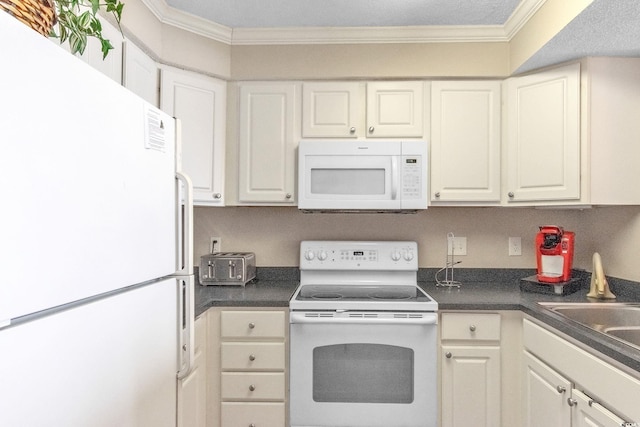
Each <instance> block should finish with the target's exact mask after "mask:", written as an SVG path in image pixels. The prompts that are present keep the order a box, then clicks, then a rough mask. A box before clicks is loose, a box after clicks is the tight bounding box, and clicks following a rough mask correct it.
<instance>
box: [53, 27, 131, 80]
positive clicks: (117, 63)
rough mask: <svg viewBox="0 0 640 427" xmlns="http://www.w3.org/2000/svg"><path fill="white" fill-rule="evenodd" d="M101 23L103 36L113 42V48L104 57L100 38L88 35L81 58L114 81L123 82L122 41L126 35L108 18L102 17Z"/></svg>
mask: <svg viewBox="0 0 640 427" xmlns="http://www.w3.org/2000/svg"><path fill="white" fill-rule="evenodd" d="M100 23H101V25H102V36H103V37H104V38H105V39H107V40H109V41H110V42H111V45H112V46H113V49H111V50H110V51H109V54H108V55H107V57H106V58H104V59H103V58H102V46H101V44H100V40H98V39H97V38H95V37H88V38H87V47H86V49H85V50H84V53H83V54H82V56H81V58H82V60H84V61H85V62H87V63H88V64H89V65H91V66H92V67H93V68H95V69H96V70H98V71H100V72H101V73H102V74H104V75H105V76H107V77H109V78H110V79H111V80H113V81H114V82H116V83H118V84H122V42H123V40H124V37H123V36H122V33H121V32H120V30H119V29H118V28H116V27H115V26H113V25H111V24H110V23H109V22H108V21H107V20H105V19H100ZM66 43H67V42H65V45H66Z"/></svg>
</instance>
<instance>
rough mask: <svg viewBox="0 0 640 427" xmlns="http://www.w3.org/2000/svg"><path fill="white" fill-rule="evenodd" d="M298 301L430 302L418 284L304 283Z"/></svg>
mask: <svg viewBox="0 0 640 427" xmlns="http://www.w3.org/2000/svg"><path fill="white" fill-rule="evenodd" d="M296 300H298V301H345V300H348V301H376V300H378V301H397V302H398V303H401V302H403V301H407V302H430V301H432V299H431V298H430V297H429V296H428V295H427V294H426V293H425V292H424V291H423V290H422V289H420V288H419V287H418V286H416V285H303V286H301V287H300V292H299V293H298V296H297V297H296Z"/></svg>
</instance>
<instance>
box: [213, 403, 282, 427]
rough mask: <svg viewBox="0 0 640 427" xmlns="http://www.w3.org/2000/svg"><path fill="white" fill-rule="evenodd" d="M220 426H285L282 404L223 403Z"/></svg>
mask: <svg viewBox="0 0 640 427" xmlns="http://www.w3.org/2000/svg"><path fill="white" fill-rule="evenodd" d="M222 425H223V426H225V427H248V426H255V427H282V426H284V425H285V409H284V403H238V402H224V403H223V404H222Z"/></svg>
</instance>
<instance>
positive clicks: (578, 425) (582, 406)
mask: <svg viewBox="0 0 640 427" xmlns="http://www.w3.org/2000/svg"><path fill="white" fill-rule="evenodd" d="M571 397H572V398H573V402H575V403H574V406H573V412H572V415H571V427H620V426H624V425H625V422H624V420H623V419H622V418H620V417H618V416H617V415H616V414H614V413H613V412H611V411H609V410H608V409H607V408H605V407H603V406H602V405H600V404H599V403H597V402H594V401H593V400H592V399H591V398H590V397H589V396H587V395H586V394H584V393H582V392H581V391H579V390H576V389H573V390H572V391H571Z"/></svg>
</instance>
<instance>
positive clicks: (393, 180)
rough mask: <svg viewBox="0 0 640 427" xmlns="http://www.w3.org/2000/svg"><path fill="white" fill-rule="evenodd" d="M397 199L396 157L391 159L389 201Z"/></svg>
mask: <svg viewBox="0 0 640 427" xmlns="http://www.w3.org/2000/svg"><path fill="white" fill-rule="evenodd" d="M397 197H398V157H397V156H392V157H391V200H396V198H397Z"/></svg>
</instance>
